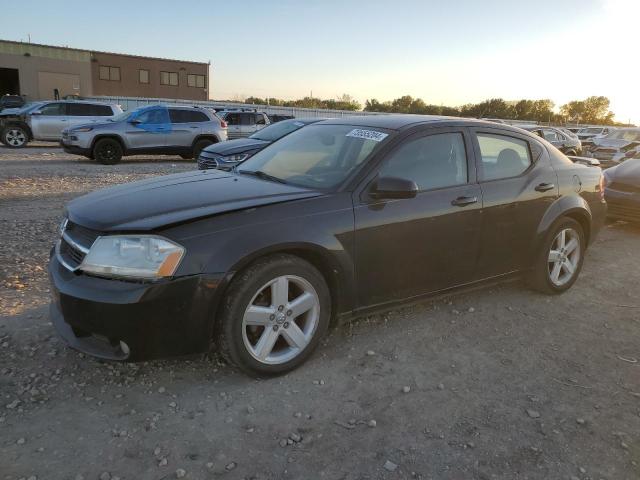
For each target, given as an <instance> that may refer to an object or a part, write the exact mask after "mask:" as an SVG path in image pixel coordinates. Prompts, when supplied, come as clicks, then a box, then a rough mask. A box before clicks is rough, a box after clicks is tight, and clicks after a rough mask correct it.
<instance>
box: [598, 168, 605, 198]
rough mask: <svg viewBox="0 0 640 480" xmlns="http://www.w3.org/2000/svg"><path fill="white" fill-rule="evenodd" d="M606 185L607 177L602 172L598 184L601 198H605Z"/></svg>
mask: <svg viewBox="0 0 640 480" xmlns="http://www.w3.org/2000/svg"><path fill="white" fill-rule="evenodd" d="M604 186H605V178H604V175H603V174H600V184H599V185H598V189H599V193H600V200H604Z"/></svg>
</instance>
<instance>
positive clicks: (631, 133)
mask: <svg viewBox="0 0 640 480" xmlns="http://www.w3.org/2000/svg"><path fill="white" fill-rule="evenodd" d="M607 138H609V139H613V140H626V141H628V142H637V141H640V130H616V131H615V132H612V133H610V134H609V135H607Z"/></svg>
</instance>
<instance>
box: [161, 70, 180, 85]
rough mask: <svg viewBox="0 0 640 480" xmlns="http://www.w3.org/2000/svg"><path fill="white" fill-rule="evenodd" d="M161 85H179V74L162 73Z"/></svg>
mask: <svg viewBox="0 0 640 480" xmlns="http://www.w3.org/2000/svg"><path fill="white" fill-rule="evenodd" d="M160 85H178V72H160Z"/></svg>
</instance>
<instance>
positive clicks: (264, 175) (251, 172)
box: [236, 170, 287, 183]
mask: <svg viewBox="0 0 640 480" xmlns="http://www.w3.org/2000/svg"><path fill="white" fill-rule="evenodd" d="M236 171H237V172H238V173H244V174H245V175H253V176H254V177H258V178H261V179H262V180H269V181H271V182H278V183H287V182H285V181H284V180H283V179H281V178H278V177H274V176H273V175H269V174H268V173H266V172H263V171H262V170H255V171H254V170H236Z"/></svg>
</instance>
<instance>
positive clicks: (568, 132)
mask: <svg viewBox="0 0 640 480" xmlns="http://www.w3.org/2000/svg"><path fill="white" fill-rule="evenodd" d="M556 128H557V129H558V130H560V131H561V132H562V133H564V134H565V135H568V136H570V137H573V138H578V134H577V133H576V132H574V131H573V130H572V129H570V128H567V127H556ZM578 140H579V139H578Z"/></svg>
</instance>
